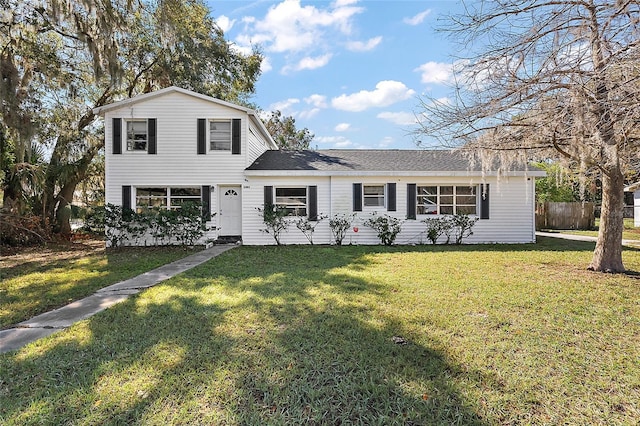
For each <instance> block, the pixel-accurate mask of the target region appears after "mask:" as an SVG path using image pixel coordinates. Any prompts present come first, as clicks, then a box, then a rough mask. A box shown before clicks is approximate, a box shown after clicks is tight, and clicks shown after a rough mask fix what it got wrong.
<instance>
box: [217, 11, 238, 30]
mask: <svg viewBox="0 0 640 426" xmlns="http://www.w3.org/2000/svg"><path fill="white" fill-rule="evenodd" d="M235 23H236V20H235V19H229V17H228V16H224V15H220V16H219V17H218V18H217V19H216V24H218V26H219V27H220V29H221V30H222V32H224V33H226V32H228V31H229V30H230V29H231V28H233V24H235Z"/></svg>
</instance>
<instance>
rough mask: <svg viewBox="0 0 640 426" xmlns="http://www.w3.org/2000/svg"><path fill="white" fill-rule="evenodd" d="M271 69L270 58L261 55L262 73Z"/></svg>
mask: <svg viewBox="0 0 640 426" xmlns="http://www.w3.org/2000/svg"><path fill="white" fill-rule="evenodd" d="M272 69H273V66H272V65H271V60H270V59H269V58H268V57H267V56H265V57H263V58H262V62H261V63H260V71H261V72H262V73H263V74H264V73H266V72H269V71H271V70H272Z"/></svg>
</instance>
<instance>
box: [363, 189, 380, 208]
mask: <svg viewBox="0 0 640 426" xmlns="http://www.w3.org/2000/svg"><path fill="white" fill-rule="evenodd" d="M362 193H363V200H364V201H363V204H364V206H365V207H384V185H364V186H363V190H362Z"/></svg>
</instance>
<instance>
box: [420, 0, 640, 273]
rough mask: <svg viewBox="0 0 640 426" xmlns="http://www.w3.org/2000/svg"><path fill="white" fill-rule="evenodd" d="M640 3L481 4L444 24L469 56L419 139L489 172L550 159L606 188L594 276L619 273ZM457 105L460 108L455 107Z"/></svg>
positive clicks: (639, 88) (637, 90)
mask: <svg viewBox="0 0 640 426" xmlns="http://www.w3.org/2000/svg"><path fill="white" fill-rule="evenodd" d="M639 3H640V2H638V1H630V0H628V1H595V0H571V1H570V0H565V1H552V0H548V1H534V0H522V1H515V0H513V1H506V0H499V1H477V2H472V3H470V4H466V5H465V6H466V8H465V12H464V13H463V14H461V15H457V16H450V17H449V18H450V19H448V20H447V24H448V28H447V29H446V31H450V34H451V35H452V36H454V37H456V39H457V40H459V41H460V43H461V44H462V46H463V49H461V51H466V52H470V54H469V55H468V56H467V57H464V58H459V60H458V61H457V62H456V63H455V65H454V72H453V74H454V81H455V83H454V84H453V85H452V88H453V93H452V96H450V97H449V98H448V99H450V100H449V101H436V100H434V99H429V98H425V99H423V100H422V102H421V105H422V107H423V109H424V117H423V118H424V121H423V122H422V123H421V127H420V129H419V130H418V133H419V134H421V135H425V134H427V135H433V136H435V137H437V138H438V139H439V140H441V141H443V140H446V141H447V143H450V142H451V141H455V143H456V144H457V145H458V146H463V149H465V150H467V151H469V152H471V153H472V154H473V155H476V156H478V157H479V158H480V159H481V161H482V162H483V163H484V164H489V163H490V162H491V161H492V160H494V159H496V158H500V159H501V160H502V161H504V162H506V163H507V164H508V163H509V162H511V161H516V160H524V161H529V160H532V159H538V160H546V159H549V158H556V159H561V160H564V161H568V162H575V163H576V164H578V165H579V168H580V170H581V171H583V172H584V173H597V174H599V177H600V180H601V182H602V213H601V220H600V231H599V234H598V240H597V243H596V248H595V250H594V253H593V258H592V261H591V264H590V265H589V269H592V270H596V271H606V272H623V271H624V270H625V269H624V265H623V263H622V229H623V199H624V183H625V182H624V172H625V168H626V167H627V165H628V164H630V163H631V162H633V161H635V160H636V157H637V147H638V134H639V132H638V130H639V129H638V127H639V123H640V109H639V108H638V99H639V97H640V84H639V78H640V68H639V67H640V62H639V61H638V59H640V39H639V38H638V31H639V30H640V6H639ZM451 99H454V100H455V101H451Z"/></svg>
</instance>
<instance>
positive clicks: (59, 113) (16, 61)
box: [0, 0, 261, 234]
mask: <svg viewBox="0 0 640 426" xmlns="http://www.w3.org/2000/svg"><path fill="white" fill-rule="evenodd" d="M0 2H1V3H2V6H3V9H4V10H6V11H7V12H6V13H3V15H1V17H2V19H1V20H0V49H1V51H0V72H1V74H2V86H1V87H0V96H1V98H0V101H1V105H0V106H1V108H0V131H3V135H4V136H5V138H4V139H5V140H6V143H3V144H2V151H3V152H2V154H4V155H3V156H2V157H0V158H3V159H4V161H3V164H1V166H2V169H3V170H4V178H3V186H4V187H5V188H6V189H9V188H7V185H8V183H9V182H10V179H9V177H10V176H12V173H13V171H14V170H18V169H19V168H20V166H21V165H22V164H24V162H25V159H26V157H25V153H28V151H29V147H30V146H31V144H33V143H34V142H35V143H38V144H41V145H46V146H47V147H48V150H49V152H50V153H51V155H50V159H49V161H48V163H47V164H46V166H45V170H44V172H43V175H44V176H45V179H44V182H43V185H42V188H43V189H42V193H41V197H39V199H40V202H39V203H38V204H37V205H35V206H33V207H34V209H35V211H36V212H37V213H38V214H41V215H42V216H43V220H44V221H48V222H50V223H54V224H56V230H57V231H58V232H60V233H63V234H64V233H68V232H69V231H70V229H69V222H68V212H69V209H68V206H69V203H70V202H71V200H72V198H73V194H74V192H75V189H76V187H77V185H78V184H79V183H80V182H82V181H83V180H84V179H85V178H86V177H87V173H88V171H89V170H90V168H91V164H92V162H93V160H94V158H95V157H96V155H97V154H98V153H99V152H100V150H101V149H102V148H103V145H104V141H103V137H102V133H101V126H100V125H99V123H97V121H96V118H97V117H96V116H95V115H94V113H93V109H94V108H96V107H99V106H102V105H106V104H108V103H111V102H114V101H117V100H120V99H122V98H124V97H129V96H134V95H137V94H140V93H146V92H149V91H152V90H155V89H160V88H163V87H167V86H170V85H178V86H181V87H184V88H187V89H191V90H196V91H198V92H200V93H204V94H208V95H211V96H214V97H218V98H221V99H224V100H228V101H231V102H237V103H247V102H248V97H249V96H250V95H251V94H252V93H253V92H254V83H255V82H256V80H257V78H258V76H259V74H260V62H261V55H260V54H259V52H257V51H253V52H250V53H248V54H245V53H241V52H239V51H238V50H236V49H235V48H234V47H233V45H232V44H230V43H229V42H228V41H226V40H225V38H224V34H223V32H222V31H221V30H220V28H219V27H218V26H217V24H216V23H215V20H214V19H213V17H212V16H211V11H210V9H209V8H208V7H207V6H206V4H205V3H204V2H203V1H202V0H160V1H135V0H85V1H82V2H75V1H65V0H51V1H47V2H41V1H37V0H27V1H22V0H0ZM7 154H8V155H7ZM18 189H19V188H18ZM15 192H16V191H12V190H9V191H7V190H5V192H4V194H5V207H7V206H8V207H9V208H13V207H16V210H18V211H20V210H23V209H22V208H21V206H20V197H15V198H16V199H10V198H11V196H12V195H13V194H14V193H15ZM8 196H9V197H8Z"/></svg>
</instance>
